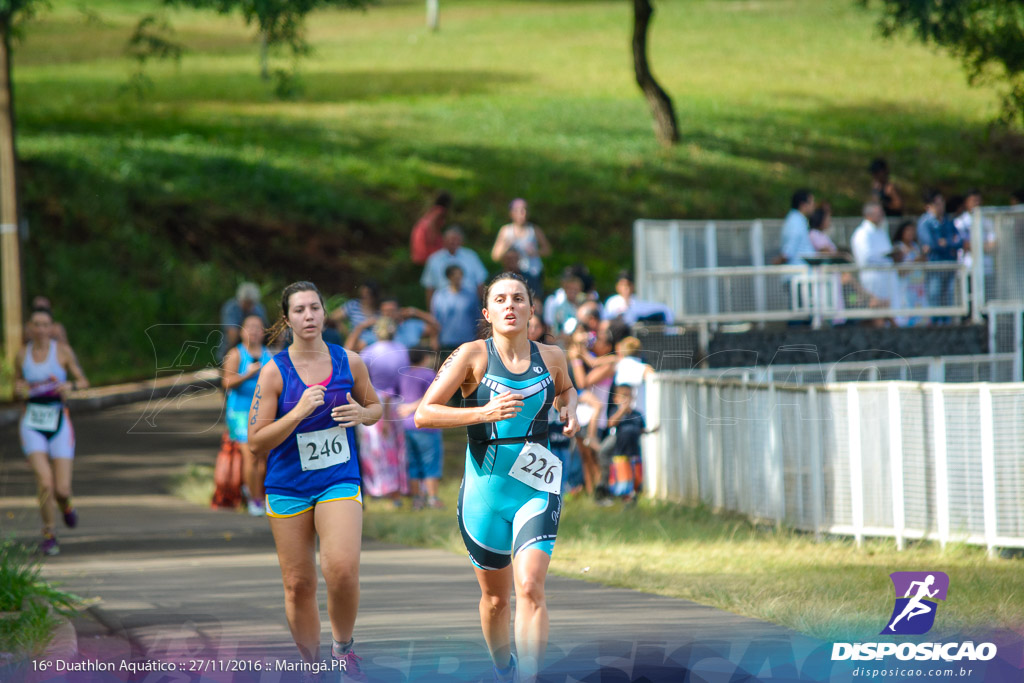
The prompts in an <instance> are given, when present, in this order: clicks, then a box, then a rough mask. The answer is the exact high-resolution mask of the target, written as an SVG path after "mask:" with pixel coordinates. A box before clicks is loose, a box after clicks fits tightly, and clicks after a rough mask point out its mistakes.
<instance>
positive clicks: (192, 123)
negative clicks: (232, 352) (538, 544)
mask: <svg viewBox="0 0 1024 683" xmlns="http://www.w3.org/2000/svg"><path fill="white" fill-rule="evenodd" d="M155 4H156V3H155V2H145V1H143V0H133V1H132V2H120V1H115V0H95V1H94V2H90V3H89V8H90V13H89V14H88V15H86V14H85V13H83V11H82V10H81V9H80V7H81V3H78V2H75V1H73V0H55V2H54V3H53V8H52V9H51V10H50V11H48V12H46V13H45V14H43V15H42V16H41V17H40V18H39V19H38V20H36V21H34V22H33V23H32V24H30V25H29V26H28V27H27V29H28V30H27V32H26V36H25V39H24V41H23V42H22V43H21V44H20V45H19V46H18V47H17V52H16V55H15V82H16V88H17V91H16V98H17V106H18V124H19V139H18V145H19V152H20V154H21V156H22V159H23V169H22V177H21V182H22V187H23V190H24V204H25V207H26V209H27V213H28V217H29V220H30V221H31V227H32V234H31V237H30V240H29V243H28V245H27V247H26V254H25V267H26V281H27V288H28V290H29V292H30V293H36V292H47V293H48V294H50V296H51V297H52V298H53V299H54V302H55V306H56V308H57V312H58V316H59V317H60V318H61V319H62V320H63V321H64V322H65V324H66V325H67V326H68V328H69V330H70V332H71V334H72V340H73V342H74V343H75V345H76V347H78V349H79V352H80V354H81V355H82V356H83V362H84V364H85V365H86V367H87V370H89V371H91V373H92V374H93V375H95V376H98V377H101V378H106V379H112V378H115V377H118V376H127V375H145V374H147V373H148V372H151V370H152V363H153V361H152V351H151V350H150V345H149V342H148V341H147V339H146V335H145V333H144V331H145V329H146V328H147V327H149V326H151V325H153V324H157V323H164V324H177V323H202V322H215V321H216V314H217V308H218V306H219V304H220V302H221V301H222V300H223V299H225V298H227V297H228V296H229V295H230V292H231V290H232V289H233V287H234V285H235V283H236V282H237V281H238V279H239V278H240V277H242V275H243V274H245V275H248V276H249V277H252V278H257V279H259V280H260V281H261V282H262V283H264V284H265V286H266V287H267V290H268V291H270V290H272V289H273V288H274V287H278V286H280V285H282V284H284V283H286V282H287V281H291V280H294V279H297V278H300V277H312V278H315V279H316V280H317V281H318V282H319V283H320V284H321V286H322V287H323V288H324V289H325V290H327V291H329V292H340V293H351V291H352V288H353V286H354V284H355V283H356V282H357V281H358V280H359V279H361V278H363V277H366V276H368V275H372V276H374V277H376V278H377V279H379V280H382V281H384V282H386V283H388V284H389V285H390V286H391V287H392V288H394V289H396V290H398V291H399V292H400V293H402V294H403V295H405V296H406V297H407V298H408V300H409V303H419V302H420V301H421V297H420V294H419V290H418V287H417V285H416V278H417V277H418V270H417V269H415V268H413V267H412V266H411V265H409V264H408V263H407V260H406V254H407V247H406V245H407V235H408V230H409V227H410V226H411V224H412V222H413V221H414V220H415V217H416V216H417V215H418V213H419V212H420V211H421V210H422V209H423V208H424V205H425V204H426V203H427V202H429V200H430V198H431V196H432V194H433V193H434V192H435V191H436V190H437V189H440V188H448V189H449V190H451V191H452V192H453V194H454V195H455V198H456V206H455V220H456V221H457V222H459V223H461V224H463V225H464V226H465V227H466V228H467V232H468V233H469V243H470V245H471V246H474V247H477V248H480V249H486V248H488V247H489V246H490V244H491V242H492V240H493V237H494V234H495V231H496V228H497V227H498V226H499V225H501V223H502V222H503V221H504V219H505V207H506V206H507V202H508V200H509V199H511V198H512V197H515V196H525V197H527V198H528V199H530V200H531V203H532V210H533V214H534V218H535V220H536V221H537V222H538V223H539V224H540V225H542V226H544V227H545V228H546V229H547V231H548V233H549V235H550V237H551V239H552V242H553V243H554V246H555V249H556V254H555V255H554V256H553V257H552V258H551V259H550V260H549V268H548V272H549V274H551V273H555V272H557V271H558V270H559V269H560V267H561V266H563V265H565V264H567V263H571V262H574V261H578V260H584V261H587V262H588V263H589V264H590V266H591V269H592V270H593V271H594V272H595V273H596V274H597V275H598V276H599V282H601V283H602V284H604V285H608V284H609V281H610V278H611V273H613V272H614V271H615V270H616V269H618V268H620V267H622V266H626V265H629V264H630V262H631V256H630V252H631V248H630V246H631V224H632V221H633V220H634V219H635V218H637V217H641V216H646V217H680V218H699V217H707V216H718V217H744V216H746V217H749V216H754V215H764V216H767V215H781V214H782V213H784V211H785V209H786V208H787V198H788V196H789V194H790V192H791V191H792V189H793V188H794V187H796V186H799V185H808V186H810V187H812V188H814V189H815V190H816V191H817V193H818V195H819V196H820V197H822V198H825V199H828V200H830V201H832V203H833V204H834V205H835V206H836V207H837V211H838V212H840V213H851V212H855V211H856V210H857V206H858V205H859V203H860V202H861V200H862V198H863V195H864V193H865V191H866V188H867V180H868V179H867V174H866V173H865V170H864V169H865V166H866V163H867V161H868V160H869V159H870V158H871V157H872V156H874V155H876V154H884V155H886V156H887V157H888V158H889V160H890V165H891V167H892V168H893V169H894V174H895V176H896V180H897V181H898V182H899V183H900V185H901V187H902V188H903V189H904V193H905V194H906V195H908V196H909V197H911V198H913V197H916V194H917V191H918V190H920V189H921V188H922V187H923V186H925V185H931V184H937V185H940V186H942V187H944V188H946V189H947V191H951V192H952V191H957V190H959V189H962V188H963V187H965V186H968V185H977V186H980V187H983V188H985V189H986V191H987V192H988V196H989V197H990V198H991V199H993V200H1000V199H1004V198H1005V197H1006V195H1007V194H1008V193H1009V191H1010V190H1012V189H1013V188H1014V187H1016V186H1017V185H1020V184H1024V178H1021V177H1020V176H1019V170H1018V168H1019V165H1015V163H1014V159H1019V158H1020V155H1021V153H1022V152H1024V143H1022V141H1021V138H1020V137H1019V136H1018V135H1016V134H1012V133H1007V132H1004V131H992V130H990V129H989V125H988V121H990V120H991V119H992V117H993V115H994V114H995V111H996V105H997V101H998V96H997V93H995V92H994V91H991V90H974V89H969V88H968V87H967V86H966V85H965V79H964V76H963V74H962V72H961V70H960V68H959V66H958V65H957V64H956V63H955V62H953V61H952V60H950V59H948V58H946V57H944V56H942V55H939V54H936V53H933V52H931V51H929V50H927V49H924V48H921V47H918V46H915V45H910V44H907V43H903V42H886V41H882V40H881V39H879V38H877V37H876V35H875V32H874V29H873V24H872V16H871V15H870V14H868V13H866V12H864V11H863V10H861V9H860V8H859V7H858V6H856V4H855V3H854V2H853V1H852V0H762V1H757V2H755V1H753V0H751V1H733V0H704V1H699V0H698V1H694V2H686V3H682V2H658V3H656V8H657V11H658V14H657V15H656V17H655V21H654V24H653V27H652V35H651V59H652V64H653V68H654V71H655V73H656V75H657V76H658V77H659V78H660V79H661V81H662V82H663V84H664V86H665V87H666V89H667V90H668V91H669V92H670V93H671V94H672V95H673V96H674V97H675V103H676V107H677V110H678V114H679V119H680V125H681V130H682V136H683V143H682V144H680V145H679V146H678V147H677V148H675V149H671V150H664V149H661V148H659V147H658V145H657V144H656V142H655V140H654V137H653V134H652V130H651V124H650V120H649V115H648V113H647V111H646V105H645V103H644V101H643V99H642V98H641V97H640V96H639V94H638V92H637V89H636V87H635V85H634V84H633V82H632V80H631V79H632V69H631V61H630V59H631V58H630V52H629V35H630V30H631V26H630V22H631V15H630V5H629V3H628V2H625V1H623V0H609V1H607V2H585V1H567V0H563V1H557V0H549V1H547V2H541V1H528V0H504V1H500V2H499V1H494V2H485V1H483V0H477V1H473V0H463V1H457V0H445V2H444V3H442V20H441V26H442V28H441V31H440V32H439V33H437V34H430V33H429V32H428V31H426V29H425V28H424V25H423V23H424V21H423V19H424V17H423V5H422V2H419V0H416V1H412V0H410V1H409V2H395V1H393V2H384V3H381V4H380V5H378V6H375V7H373V8H371V9H370V10H368V11H366V12H325V13H321V14H317V15H316V16H314V17H313V20H312V21H311V22H310V27H309V39H310V42H311V43H312V45H313V46H314V48H315V53H314V55H313V56H312V57H311V58H310V59H308V60H306V61H305V62H303V64H302V66H301V74H302V85H303V93H302V95H300V96H299V97H298V98H296V99H294V100H292V101H287V102H282V101H278V100H276V99H275V98H274V96H273V93H272V87H271V86H270V85H268V84H266V83H264V82H263V81H261V80H260V78H259V76H258V65H257V46H256V44H255V41H254V39H253V32H252V31H251V30H250V29H248V28H246V27H245V26H244V25H243V24H242V22H241V20H240V19H238V18H235V17H228V18H224V17H218V16H216V15H212V14H205V13H196V12H173V13H167V14H166V15H165V17H166V18H167V20H168V21H169V22H170V23H171V24H172V25H173V26H174V27H175V29H176V35H175V36H174V37H175V39H176V40H178V41H180V42H181V43H183V44H184V45H185V46H186V48H187V52H186V53H185V56H184V58H183V59H182V60H181V62H180V63H179V64H175V63H153V64H151V65H150V66H149V67H148V68H147V75H148V77H149V78H150V79H152V82H153V88H152V90H151V91H150V92H149V93H148V95H147V96H146V97H145V98H144V99H143V100H141V101H140V100H138V99H136V98H135V97H134V96H133V95H131V94H130V93H126V92H125V91H124V87H123V86H124V84H125V83H126V82H127V81H128V78H129V77H130V75H131V74H132V73H133V69H134V66H133V63H132V62H131V61H130V60H128V59H127V58H126V57H125V56H124V44H125V42H126V40H127V38H128V36H129V35H130V33H131V29H132V27H133V26H134V22H135V21H136V20H137V18H138V17H139V16H140V15H141V14H142V13H144V12H147V11H151V10H152V9H153V8H154V6H155ZM97 17H99V19H98V20H97ZM552 283H553V280H552ZM606 289H607V287H606ZM271 299H272V297H270V298H269V299H268V304H270V303H272V301H271Z"/></svg>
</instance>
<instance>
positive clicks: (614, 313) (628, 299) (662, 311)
mask: <svg viewBox="0 0 1024 683" xmlns="http://www.w3.org/2000/svg"><path fill="white" fill-rule="evenodd" d="M615 291H616V294H613V295H612V296H610V297H608V301H606V302H605V304H604V319H605V320H611V319H612V318H618V317H619V316H622V320H623V321H625V322H627V323H629V324H630V325H635V324H636V323H637V322H638V321H640V320H643V321H648V322H661V323H665V324H667V325H671V324H672V309H670V308H669V307H668V306H666V305H665V304H660V303H657V302H654V301H641V300H640V299H637V298H636V297H634V296H633V294H634V292H635V291H636V287H635V286H634V284H633V273H632V272H630V271H628V270H623V271H621V272H620V273H619V277H618V279H617V280H616V281H615Z"/></svg>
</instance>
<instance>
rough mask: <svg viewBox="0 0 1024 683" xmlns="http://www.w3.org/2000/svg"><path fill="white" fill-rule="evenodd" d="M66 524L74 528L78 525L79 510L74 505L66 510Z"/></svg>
mask: <svg viewBox="0 0 1024 683" xmlns="http://www.w3.org/2000/svg"><path fill="white" fill-rule="evenodd" d="M64 526H66V527H67V528H69V529H74V528H75V527H76V526H78V510H76V509H75V508H73V507H69V508H67V509H66V510H64Z"/></svg>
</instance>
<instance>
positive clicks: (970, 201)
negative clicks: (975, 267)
mask: <svg viewBox="0 0 1024 683" xmlns="http://www.w3.org/2000/svg"><path fill="white" fill-rule="evenodd" d="M981 202H982V197H981V190H978V189H970V190H968V191H967V194H966V195H965V196H964V203H963V205H962V207H961V211H960V215H958V216H957V217H956V218H954V219H953V225H954V226H955V227H956V229H957V231H958V232H959V233H960V239H962V240H963V241H964V246H963V251H962V254H963V264H964V267H966V268H967V269H968V270H970V269H971V265H972V264H973V263H974V254H973V253H972V251H971V229H972V227H973V223H974V211H975V209H977V208H978V207H979V206H981ZM981 233H982V235H983V236H984V240H985V241H984V244H982V253H983V256H984V258H983V261H982V262H983V266H984V273H985V292H986V296H987V294H988V293H990V292H991V291H992V289H993V288H992V281H993V278H994V277H995V273H996V262H995V249H996V231H995V226H994V225H993V224H992V222H991V221H990V220H986V221H985V222H984V223H983V224H982V226H981Z"/></svg>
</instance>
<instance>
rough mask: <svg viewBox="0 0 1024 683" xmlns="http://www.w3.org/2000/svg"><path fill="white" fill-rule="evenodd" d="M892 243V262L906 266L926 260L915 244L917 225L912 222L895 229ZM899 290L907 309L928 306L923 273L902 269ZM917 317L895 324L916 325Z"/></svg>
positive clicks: (918, 246) (918, 245)
mask: <svg viewBox="0 0 1024 683" xmlns="http://www.w3.org/2000/svg"><path fill="white" fill-rule="evenodd" d="M894 237H895V241H894V242H893V245H892V246H893V260H895V261H896V263H899V264H903V265H907V264H912V263H921V262H924V261H927V260H928V257H927V256H926V255H925V253H924V251H923V250H922V249H921V245H920V244H918V242H917V224H916V223H914V221H912V220H904V221H903V222H901V223H900V224H899V227H897V228H896V234H895V235H894ZM899 279H900V288H901V289H902V290H903V305H904V306H906V307H907V308H919V307H921V306H926V305H927V304H928V296H927V294H926V292H925V282H924V272H923V271H921V270H908V269H903V270H901V272H900V275H899ZM920 321H921V318H920V317H919V316H911V317H909V318H906V317H904V318H898V319H897V320H896V323H897V324H899V325H901V326H912V325H917V324H918V323H919V322H920Z"/></svg>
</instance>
